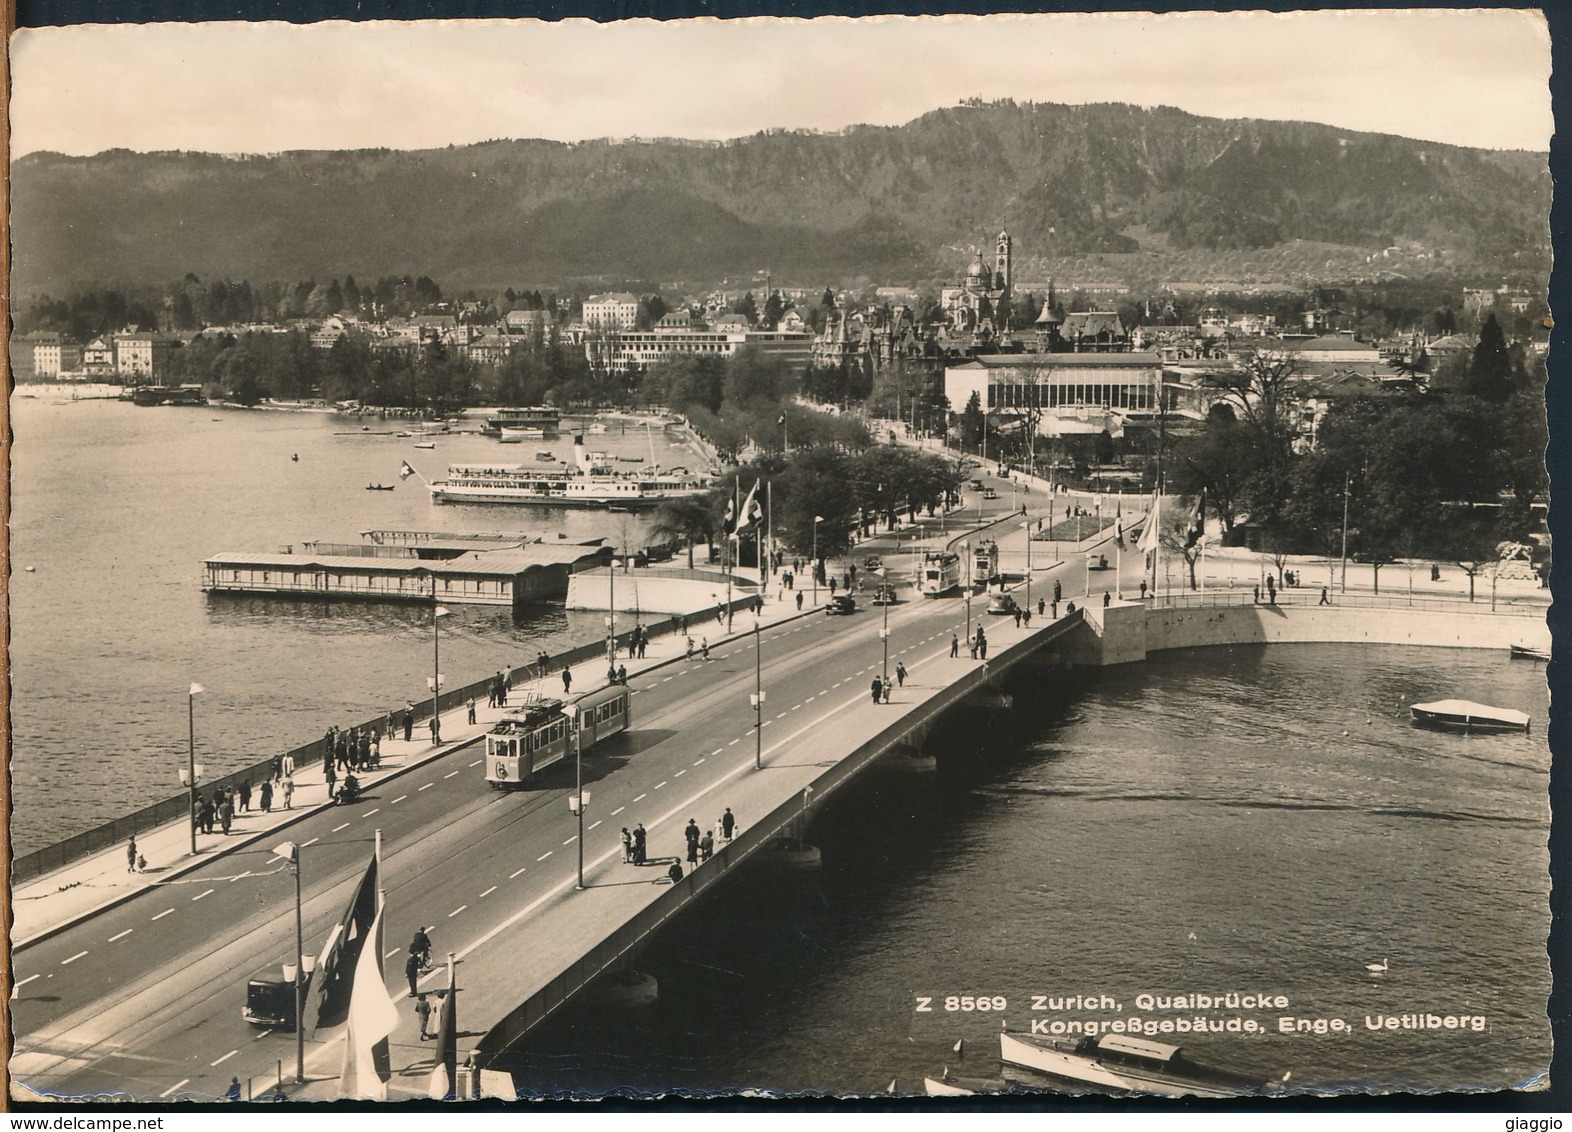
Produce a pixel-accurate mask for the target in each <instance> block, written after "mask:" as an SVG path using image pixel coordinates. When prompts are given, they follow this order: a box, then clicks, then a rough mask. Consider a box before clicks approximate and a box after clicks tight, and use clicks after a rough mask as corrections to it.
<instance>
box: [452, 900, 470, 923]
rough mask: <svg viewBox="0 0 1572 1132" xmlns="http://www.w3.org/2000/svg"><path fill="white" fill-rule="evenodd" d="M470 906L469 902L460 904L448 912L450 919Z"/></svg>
mask: <svg viewBox="0 0 1572 1132" xmlns="http://www.w3.org/2000/svg"><path fill="white" fill-rule="evenodd" d="M468 907H469V905H468V904H460V905H459V906H458V907H457V908H455V909H453V911H451V912H449V913H448V919H450V920H451V919H452V918H453V917H454V916H457V915H458V914H459V913H460V912H462V911H463V910H464V909H466V908H468Z"/></svg>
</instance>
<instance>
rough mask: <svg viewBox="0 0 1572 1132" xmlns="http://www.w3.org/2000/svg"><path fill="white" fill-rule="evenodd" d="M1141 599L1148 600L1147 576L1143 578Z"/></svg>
mask: <svg viewBox="0 0 1572 1132" xmlns="http://www.w3.org/2000/svg"><path fill="white" fill-rule="evenodd" d="M1141 600H1142V601H1145V600H1146V579H1145V578H1142V579H1141Z"/></svg>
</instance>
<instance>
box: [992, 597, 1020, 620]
mask: <svg viewBox="0 0 1572 1132" xmlns="http://www.w3.org/2000/svg"><path fill="white" fill-rule="evenodd" d="M1019 608H1020V606H1018V605H1016V604H1015V599H1014V598H1013V597H1011V596H1010V595H1009V594H994V595H993V596H992V597H991V598H989V599H988V612H989V613H992V614H996V615H997V616H1000V617H1013V616H1015V611H1016V610H1017V609H1019Z"/></svg>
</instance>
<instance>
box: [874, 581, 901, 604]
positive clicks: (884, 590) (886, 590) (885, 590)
mask: <svg viewBox="0 0 1572 1132" xmlns="http://www.w3.org/2000/svg"><path fill="white" fill-rule="evenodd" d="M897 602H898V599H897V598H896V596H895V587H894V586H892V585H890V584H889V583H888V582H886V583H884V584H883V585H879V586H875V587H874V590H873V604H874V605H895V604H897Z"/></svg>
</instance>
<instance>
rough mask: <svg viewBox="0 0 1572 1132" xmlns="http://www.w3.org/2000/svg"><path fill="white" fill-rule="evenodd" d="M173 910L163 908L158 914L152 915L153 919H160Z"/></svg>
mask: <svg viewBox="0 0 1572 1132" xmlns="http://www.w3.org/2000/svg"><path fill="white" fill-rule="evenodd" d="M173 911H174V909H173V908H165V909H164V910H163V911H162V912H160V913H159V914H158V915H156V916H154V917H153V919H155V920H162V919H163V918H164V917H165V916H167V915H169V914H170V913H171V912H173Z"/></svg>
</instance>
